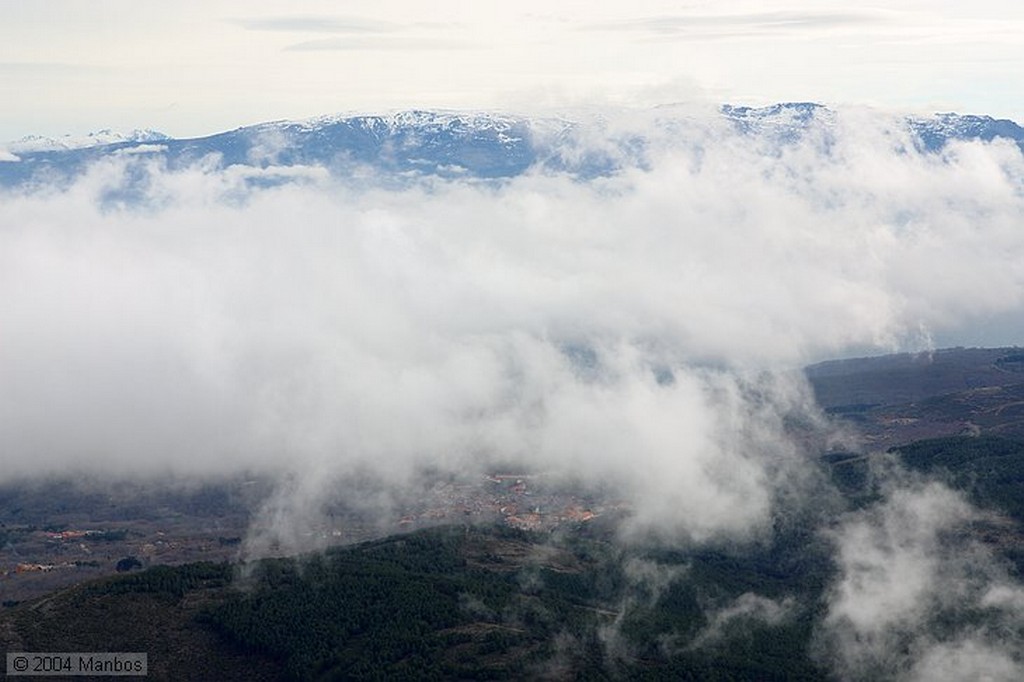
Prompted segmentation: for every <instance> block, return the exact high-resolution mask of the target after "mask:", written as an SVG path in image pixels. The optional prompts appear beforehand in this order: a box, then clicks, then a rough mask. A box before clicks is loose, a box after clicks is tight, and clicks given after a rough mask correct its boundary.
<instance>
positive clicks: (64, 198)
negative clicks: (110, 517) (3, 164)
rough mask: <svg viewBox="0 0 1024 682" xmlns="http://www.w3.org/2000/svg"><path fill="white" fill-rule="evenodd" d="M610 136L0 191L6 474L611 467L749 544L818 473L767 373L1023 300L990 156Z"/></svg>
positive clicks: (688, 135) (636, 506)
mask: <svg viewBox="0 0 1024 682" xmlns="http://www.w3.org/2000/svg"><path fill="white" fill-rule="evenodd" d="M615 125H617V126H618V128H616V130H617V132H616V134H620V133H621V132H622V131H623V130H625V131H627V132H628V131H633V133H635V134H643V135H648V136H649V137H650V138H651V139H653V140H655V144H652V145H651V147H650V151H649V153H648V158H647V159H646V162H645V164H644V165H643V167H632V168H627V169H626V170H624V171H622V172H621V173H618V174H616V175H613V176H611V177H603V178H598V179H594V180H589V181H580V180H578V179H574V178H572V177H569V176H565V175H558V174H545V173H536V174H527V175H524V176H522V177H518V178H515V179H511V180H507V181H502V182H494V183H492V182H480V181H472V180H464V181H460V180H437V179H427V178H422V179H419V180H416V179H412V180H408V181H403V182H402V183H401V184H400V186H396V185H395V183H389V182H383V181H382V182H378V181H377V180H376V179H375V178H374V177H373V176H372V174H363V175H360V176H358V177H356V176H352V177H350V178H338V177H332V176H330V175H328V174H327V173H326V172H325V171H323V170H321V169H314V168H310V169H301V168H300V169H295V168H292V169H287V170H284V169H275V168H273V167H271V168H268V169H263V170H259V171H253V170H251V169H242V168H237V167H235V168H228V169H221V168H219V166H218V165H217V164H216V163H215V160H214V159H211V160H209V161H208V162H206V163H200V164H197V165H196V166H193V167H191V168H188V169H185V170H178V171H173V172H172V171H168V170H166V169H164V168H163V167H162V166H161V163H160V161H159V157H158V156H151V155H137V156H136V157H132V158H115V159H108V160H105V161H103V162H100V163H97V164H96V165H94V166H93V167H92V168H91V169H90V170H89V171H88V172H87V173H85V174H84V175H83V176H81V177H80V178H78V179H77V180H76V181H75V182H74V183H73V184H71V185H70V186H69V187H67V188H65V189H36V190H34V191H31V192H22V191H19V192H7V193H5V194H2V195H0V291H2V296H0V319H2V326H0V376H3V382H2V384H0V386H2V387H0V440H2V442H3V443H4V444H5V465H4V468H3V475H4V476H7V477H10V476H15V475H21V474H31V473H39V472H48V471H65V470H74V469H85V470H102V471H112V472H119V473H162V472H186V473H200V474H202V473H211V472H224V471H228V472H230V471H235V470H241V469H247V470H254V469H255V470H271V471H282V472H288V473H289V474H291V475H294V476H298V477H300V478H302V477H308V478H309V479H310V480H331V479H332V477H338V476H343V475H344V474H345V473H346V472H349V471H355V470H357V469H360V468H363V469H368V470H370V471H373V472H374V473H375V474H376V475H379V476H381V477H383V478H385V479H387V480H392V481H394V482H395V484H396V485H400V484H403V483H404V482H407V479H408V478H409V477H410V476H412V475H413V472H414V471H415V470H416V469H417V467H421V466H430V467H435V468H440V469H442V470H452V471H466V470H473V469H474V468H482V467H485V466H486V465H487V463H488V462H493V461H499V460H500V461H503V462H508V461H518V462H522V463H524V464H526V465H529V466H531V467H534V468H536V469H539V470H543V471H546V472H550V473H552V474H554V475H561V476H566V477H574V478H576V479H582V480H584V481H587V482H593V483H601V482H605V483H607V482H609V481H612V482H614V484H615V486H616V489H617V490H619V491H621V493H622V495H623V497H624V498H626V500H627V501H628V502H629V504H630V505H631V506H632V508H633V510H634V514H633V517H632V524H633V525H634V526H635V530H637V531H638V532H647V533H654V534H656V535H660V536H666V537H674V538H686V539H693V540H703V539H708V538H712V537H716V536H719V535H722V534H724V535H727V536H730V537H750V536H752V535H756V534H757V533H758V532H760V531H761V530H763V528H764V527H765V524H766V523H767V522H768V519H769V516H770V513H771V510H772V508H773V505H774V504H775V499H776V497H777V495H778V494H779V493H780V490H782V489H783V488H784V487H786V486H791V487H792V486H798V485H799V482H800V481H801V480H802V478H801V477H802V476H804V475H805V474H804V473H802V472H806V471H809V469H808V468H807V467H805V466H804V464H803V462H804V459H805V457H806V453H804V452H803V449H802V447H801V446H800V444H798V443H796V442H794V441H793V439H792V438H790V437H789V436H788V435H787V433H786V428H785V424H786V423H787V421H792V419H793V418H794V417H799V418H801V419H803V420H805V421H807V422H808V423H815V422H814V420H815V419H817V415H816V408H815V406H814V404H813V400H812V399H811V397H810V394H809V391H808V390H807V387H806V385H804V384H803V382H802V381H801V380H799V379H798V378H795V375H794V374H792V373H789V372H788V370H791V369H794V368H797V367H799V366H800V365H801V364H802V363H804V362H806V361H808V360H810V359H815V358H820V357H823V356H827V355H831V354H837V353H841V352H843V351H844V350H847V349H850V348H858V349H863V348H874V349H883V350H889V349H897V348H919V347H924V346H927V345H928V343H929V338H930V335H931V334H932V333H933V332H935V331H946V332H955V330H956V329H957V328H960V327H969V325H970V324H971V322H972V320H974V319H978V318H980V317H982V316H985V315H990V314H996V313H1006V312H1009V311H1014V310H1019V309H1020V308H1021V305H1022V302H1024V272H1022V271H1021V269H1020V267H1019V265H1020V263H1021V262H1024V236H1022V234H1021V232H1020V229H1019V226H1020V219H1021V216H1022V209H1024V196H1022V192H1021V187H1022V185H1021V179H1022V178H1024V161H1022V157H1021V153H1020V151H1019V149H1017V148H1016V147H1015V146H1013V145H1011V144H1003V143H1001V142H998V141H997V142H993V143H951V144H950V145H949V146H948V147H947V148H946V150H945V151H944V152H943V153H941V154H930V155H929V154H920V153H918V152H916V151H915V149H914V146H913V144H912V141H911V139H910V135H909V133H907V132H906V131H904V130H902V129H901V128H900V127H899V126H897V125H895V124H894V123H893V121H892V119H889V118H887V117H884V116H879V115H876V114H870V115H869V114H865V113H862V112H856V111H851V112H849V113H847V114H840V115H837V117H836V121H835V122H834V124H833V125H831V127H829V128H828V129H827V130H826V129H825V128H821V129H820V130H819V129H817V128H814V127H812V129H811V130H810V131H809V132H808V133H807V134H806V135H805V136H804V137H803V139H802V141H799V142H795V143H791V144H786V145H782V146H781V147H775V148H772V149H771V150H768V149H767V148H765V147H764V143H762V142H758V141H756V140H752V139H751V138H749V137H745V136H742V135H739V134H737V133H735V132H733V131H731V129H727V128H726V127H725V125H724V124H723V123H721V122H717V121H712V120H709V121H703V122H699V124H693V123H692V122H691V123H686V124H685V125H683V124H680V125H678V126H675V127H674V128H666V127H665V126H664V121H661V122H660V123H658V126H657V129H655V127H654V125H655V122H654V121H653V120H646V119H640V120H638V119H637V118H636V117H635V116H634V117H633V118H631V119H629V120H627V121H625V122H622V123H615ZM612 127H614V126H612ZM666 130H670V132H665V131H666ZM673 130H674V132H671V131H673ZM659 131H660V132H659ZM579 139H583V138H579ZM575 151H576V152H578V151H579V150H578V149H577V150H575ZM574 153H575V152H574ZM296 180H301V181H296ZM806 475H810V474H806Z"/></svg>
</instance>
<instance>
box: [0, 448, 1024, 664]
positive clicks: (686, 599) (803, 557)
mask: <svg viewBox="0 0 1024 682" xmlns="http://www.w3.org/2000/svg"><path fill="white" fill-rule="evenodd" d="M898 455H899V457H900V458H901V459H902V460H903V461H904V463H905V464H906V465H907V466H908V467H910V468H912V469H915V470H918V471H921V472H924V473H930V474H932V475H935V476H939V477H940V478H944V479H945V480H947V481H949V482H950V484H952V485H954V486H955V487H957V488H959V489H961V490H963V491H964V492H965V493H966V494H967V495H968V496H970V497H971V499H972V500H973V501H974V502H975V503H977V504H979V505H981V506H982V507H983V508H989V509H991V510H993V511H996V512H999V513H1005V514H1008V516H999V517H991V518H988V519H978V520H976V521H974V522H973V523H972V524H971V525H970V526H969V527H966V528H964V529H961V530H960V531H959V533H960V534H961V535H959V537H960V539H959V540H954V542H963V541H964V536H963V535H962V533H964V532H967V533H969V536H968V539H969V538H975V539H974V540H970V541H971V542H980V543H981V544H982V545H983V546H985V547H987V548H988V549H987V550H986V551H991V552H994V553H995V554H996V555H997V556H1000V557H1002V559H1001V560H1002V561H1007V562H1010V564H1011V565H1013V566H1015V568H1014V569H1013V574H1014V575H1016V576H1018V579H1019V576H1021V575H1022V574H1024V541H1022V540H1024V536H1022V534H1021V525H1020V524H1021V523H1024V508H1022V507H1021V505H1020V500H1021V499H1024V467H1022V466H1021V463H1022V462H1024V443H1022V442H1020V441H1010V440H1005V439H999V438H994V437H983V438H976V437H974V438H972V437H962V438H958V439H946V440H939V441H935V440H933V441H922V442H919V443H915V444H912V445H909V446H907V447H905V448H903V449H901V450H900V451H898ZM826 470H827V472H828V473H829V474H830V475H831V476H832V478H833V480H834V481H835V482H836V484H837V485H838V486H839V489H840V490H842V491H843V495H844V500H835V499H833V500H832V501H831V502H829V501H827V500H826V499H823V500H822V501H820V503H819V504H817V505H814V506H813V507H811V508H808V507H802V508H797V509H788V510H787V509H782V510H780V512H779V514H778V515H777V518H776V521H775V528H774V531H773V534H772V538H771V540H770V541H767V542H764V541H761V542H755V543H752V544H736V543H724V544H723V543H712V544H710V545H704V546H695V547H677V548H666V547H663V546H656V545H645V544H642V543H641V544H631V545H626V546H623V545H621V544H619V543H618V542H613V541H612V540H613V536H612V534H611V532H610V530H608V529H607V528H606V527H604V526H601V525H592V524H581V525H579V526H577V527H576V528H575V529H570V530H560V531H558V532H554V533H530V532H525V531H519V530H514V529H510V528H506V527H500V526H483V527H480V526H465V525H461V526H447V527H440V528H433V529H426V530H421V531H416V532H413V533H408V534H403V535H398V536H393V537H390V538H385V539H383V540H377V541H371V542H366V543H362V544H359V545H355V546H350V547H341V548H334V549H331V550H328V551H327V552H325V553H321V554H314V555H307V556H303V557H297V558H280V559H267V560H263V561H260V562H256V563H251V564H247V565H232V564H228V563H209V562H205V563H196V564H187V565H183V566H178V567H168V566H158V567H154V568H150V569H148V570H145V571H142V572H137V573H132V574H129V575H125V576H118V577H115V578H108V579H105V580H101V581H97V582H91V583H86V584H83V585H79V586H77V587H73V588H70V589H66V590H62V591H59V592H56V593H54V594H52V595H50V596H48V597H44V598H40V599H36V600H31V601H28V602H25V603H22V604H19V605H17V606H15V607H14V608H9V609H7V610H6V611H4V612H2V615H0V648H4V649H6V650H8V651H17V650H25V651H59V650H64V651H67V650H81V651H92V650H118V651H146V652H148V654H149V665H150V677H151V678H152V679H182V678H183V677H184V678H188V679H222V680H230V679H253V680H255V679H278V678H281V679H410V680H412V679H541V678H544V679H580V678H586V679H619V678H627V679H665V680H669V679H671V680H685V679H692V680H755V679H756V680H823V679H831V678H832V673H831V672H830V670H829V665H828V664H827V659H824V658H822V657H821V653H820V645H821V644H820V641H819V639H818V638H819V637H820V636H821V634H820V629H821V627H822V622H823V621H822V619H823V618H824V615H823V614H824V612H823V609H824V604H825V601H826V597H827V596H828V595H829V594H831V592H830V590H831V589H832V588H831V587H830V585H832V584H834V581H835V580H836V579H837V578H838V573H837V566H836V564H835V563H834V559H833V557H832V554H831V547H830V542H829V540H828V538H827V536H825V535H823V534H822V533H820V532H818V531H817V530H816V528H817V527H818V526H819V524H821V523H822V522H825V523H829V521H828V519H830V518H833V519H834V518H835V514H837V513H840V512H842V510H843V509H844V508H848V507H854V508H855V507H865V506H867V505H870V504H874V503H876V502H878V501H879V500H880V499H881V494H882V491H881V489H880V488H878V487H877V486H878V485H879V481H877V480H874V479H873V478H872V476H871V475H870V472H869V466H868V463H867V462H866V461H865V460H864V459H862V458H854V459H849V458H845V459H844V458H842V457H836V458H831V459H830V460H829V463H828V464H827V465H826ZM973 551H977V550H973ZM986 613H987V612H985V611H981V612H978V611H972V610H966V611H964V610H962V609H959V607H958V609H954V610H949V609H946V610H940V612H938V614H937V615H936V618H937V620H936V621H935V623H937V624H936V625H934V626H930V627H939V628H941V630H936V631H935V632H936V634H938V633H939V632H940V631H941V632H947V633H948V632H956V631H957V629H958V628H964V627H975V625H972V623H975V624H976V623H977V622H978V621H977V619H979V618H982V619H984V618H988V617H989V616H987V615H985V614H986ZM939 623H941V625H939ZM815 651H819V653H815Z"/></svg>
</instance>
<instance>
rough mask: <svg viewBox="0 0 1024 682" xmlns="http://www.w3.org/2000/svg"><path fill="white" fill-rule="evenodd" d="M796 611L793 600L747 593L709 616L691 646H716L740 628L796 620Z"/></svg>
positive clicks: (773, 624)
mask: <svg viewBox="0 0 1024 682" xmlns="http://www.w3.org/2000/svg"><path fill="white" fill-rule="evenodd" d="M795 608H796V602H795V601H794V600H793V599H783V600H781V601H777V600H774V599H769V598H768V597H762V596H761V595H759V594H754V593H753V592H746V593H744V594H741V595H740V596H739V597H737V598H736V599H734V600H733V601H732V603H730V604H728V605H727V606H724V607H722V608H720V609H718V610H716V611H712V612H711V613H708V614H707V619H708V624H707V625H705V626H704V628H702V629H701V630H700V632H698V633H697V635H696V636H695V637H694V639H693V642H692V643H691V646H694V647H703V646H708V645H710V644H717V643H719V642H721V641H723V640H725V639H726V638H728V636H729V635H730V634H735V631H736V629H737V627H739V628H746V627H749V624H750V623H751V622H757V623H763V624H765V625H770V626H776V625H780V624H782V623H784V622H786V621H787V620H790V619H791V618H792V617H793V615H794V611H795Z"/></svg>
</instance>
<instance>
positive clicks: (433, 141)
mask: <svg viewBox="0 0 1024 682" xmlns="http://www.w3.org/2000/svg"><path fill="white" fill-rule="evenodd" d="M719 113H720V116H721V119H720V122H724V123H725V124H726V125H728V126H731V127H732V128H733V129H734V130H735V131H737V132H738V133H740V134H742V135H747V136H750V137H751V138H752V139H761V140H766V141H768V142H770V143H773V144H778V145H785V144H788V143H792V142H794V141H796V140H799V139H800V138H801V136H802V135H803V134H804V133H805V132H806V131H807V130H810V129H812V128H814V127H815V126H825V127H826V128H827V127H829V126H832V125H834V123H835V117H836V112H835V111H833V110H831V109H829V108H827V107H824V106H822V105H819V104H814V103H809V102H800V103H782V104H775V105H772V106H767V107H758V108H755V107H742V106H731V105H724V106H722V107H721V108H720V109H719ZM656 123H657V128H658V135H659V139H662V137H664V136H668V137H667V138H666V139H674V140H677V141H678V140H682V139H684V138H685V136H686V135H687V133H688V129H687V127H686V126H687V125H688V124H694V121H693V120H692V117H690V118H688V117H687V115H686V114H685V112H683V113H680V112H678V111H675V110H674V109H672V108H671V107H669V108H663V109H659V110H658V112H657V118H656ZM903 124H904V125H905V126H906V129H907V130H908V131H909V132H910V134H911V135H912V136H913V138H914V144H915V146H916V147H917V148H918V149H919V150H920V151H922V152H935V151H938V150H941V149H942V148H943V147H944V146H945V145H946V144H947V143H949V142H950V141H952V140H984V141H990V140H994V139H997V138H1002V139H1007V140H1010V141H1012V142H1014V143H1016V144H1017V146H1018V147H1020V148H1021V149H1022V150H1024V128H1021V126H1019V125H1017V124H1016V123H1014V122H1013V121H1009V120H1003V119H994V118H992V117H988V116H974V115H960V114H937V115H935V116H931V117H927V118H904V119H903ZM673 136H674V137H673ZM595 137H597V138H602V137H603V138H604V139H603V141H602V143H601V144H598V145H596V146H595V145H594V144H592V141H593V139H594V138H595ZM651 144H652V140H651V139H650V138H649V137H645V135H644V134H641V133H638V132H625V133H623V132H618V133H610V132H609V131H608V130H605V129H602V124H601V122H600V121H598V122H596V123H595V122H593V121H591V122H580V121H570V120H566V119H555V118H530V117H524V116H514V115H506V114H499V113H471V112H446V111H405V112H400V113H395V114H388V115H372V116H369V115H363V116H341V115H336V116H322V117H318V118H313V119H308V120H305V121H277V122H269V123H260V124H256V125H251V126H245V127H241V128H237V129H235V130H231V131H226V132H222V133H217V134H214V135H208V136H204V137H197V138H187V139H184V138H183V139H178V138H171V137H168V136H166V135H163V134H162V133H158V132H156V131H152V130H137V131H133V132H132V133H128V134H124V135H123V134H118V133H114V132H112V131H109V130H105V131H100V132H98V133H94V134H92V135H89V136H86V137H85V138H78V139H73V138H70V137H66V138H57V139H46V138H38V137H30V138H24V139H23V140H21V141H18V142H14V143H11V144H9V145H7V146H6V151H3V150H0V186H18V185H25V184H49V183H53V182H57V183H60V182H63V181H67V180H68V179H70V178H72V177H74V176H75V175H77V174H78V173H80V172H81V171H82V170H84V169H85V168H86V167H87V166H88V165H89V164H91V163H94V162H96V161H98V160H100V159H103V158H106V157H110V156H113V155H124V154H139V155H160V156H161V157H162V158H163V159H164V160H165V161H166V164H167V167H168V168H171V169H175V168H182V167H186V166H188V165H191V164H195V163H197V162H199V161H201V160H202V161H204V164H207V163H213V164H214V165H215V167H217V166H219V167H228V166H249V167H253V168H268V167H295V166H320V167H325V168H327V169H329V170H331V171H332V172H336V173H340V174H344V173H346V172H349V171H351V170H352V169H354V168H366V169H371V170H373V171H376V172H380V173H383V174H391V175H395V174H397V175H398V176H403V175H408V176H416V175H428V176H430V175H432V176H439V177H468V178H479V179H501V178H511V177H515V176H517V175H520V174H523V173H525V172H527V171H529V170H531V169H534V168H540V169H543V170H547V171H552V172H566V173H569V174H572V175H576V176H579V177H584V178H586V177H594V176H600V175H607V174H610V173H614V172H616V171H617V170H620V169H622V168H626V167H630V166H639V167H643V166H644V164H645V159H646V151H647V150H648V148H649V147H650V145H651Z"/></svg>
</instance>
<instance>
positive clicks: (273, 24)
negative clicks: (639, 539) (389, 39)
mask: <svg viewBox="0 0 1024 682" xmlns="http://www.w3.org/2000/svg"><path fill="white" fill-rule="evenodd" d="M230 22H231V23H233V24H236V25H238V26H241V27H243V28H246V29H248V30H250V31H280V32H288V33H388V32H392V31H397V30H398V29H400V28H402V25H401V24H398V23H394V22H390V21H377V20H374V19H365V18H362V17H340V16H326V15H315V14H292V15H284V16H277V17H265V18H261V19H231V20H230Z"/></svg>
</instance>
